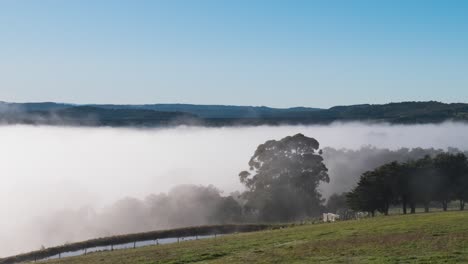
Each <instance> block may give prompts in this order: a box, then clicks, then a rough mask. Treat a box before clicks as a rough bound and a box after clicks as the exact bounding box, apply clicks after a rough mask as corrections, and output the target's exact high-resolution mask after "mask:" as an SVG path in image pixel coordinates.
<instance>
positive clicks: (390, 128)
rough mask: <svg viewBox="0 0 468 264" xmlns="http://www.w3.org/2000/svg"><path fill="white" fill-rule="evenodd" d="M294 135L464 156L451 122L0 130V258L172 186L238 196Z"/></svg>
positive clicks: (460, 127) (459, 131)
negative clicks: (251, 164)
mask: <svg viewBox="0 0 468 264" xmlns="http://www.w3.org/2000/svg"><path fill="white" fill-rule="evenodd" d="M297 133H303V134H304V135H306V136H308V137H314V138H315V139H317V140H318V141H319V142H320V144H321V148H324V147H333V148H337V149H340V148H346V149H359V148H361V147H362V146H366V145H372V146H376V147H379V148H389V149H398V148H401V147H407V148H415V147H422V148H442V149H446V148H448V147H457V148H459V149H461V150H467V149H468V125H467V124H462V123H450V122H448V123H443V124H440V125H407V126H405V125H386V124H365V123H335V124H332V125H327V126H277V127H270V126H260V127H223V128H205V127H174V128H164V129H122V128H119V129H117V128H76V127H46V126H2V127H0V168H1V170H0V178H1V182H0V211H1V212H2V215H3V217H1V218H0V256H6V255H11V254H16V253H20V252H25V251H29V250H35V249H39V247H40V246H41V245H44V246H53V245H56V244H60V243H61V244H63V243H65V242H74V241H76V240H81V239H86V238H93V237H94V236H96V235H101V234H102V233H100V231H99V230H98V228H97V227H96V228H91V227H89V226H87V225H84V224H83V220H84V219H82V217H83V215H85V216H89V218H90V219H93V218H92V217H93V215H94V214H99V213H100V212H108V211H109V210H110V209H109V208H111V207H112V206H113V204H114V203H115V202H116V201H118V200H121V199H123V198H125V197H133V198H137V199H141V200H144V199H145V198H146V197H147V196H148V195H150V194H158V193H161V192H165V193H167V192H168V191H169V190H170V189H171V188H173V187H175V186H177V185H180V184H196V185H209V184H212V185H214V186H216V187H217V188H219V189H221V190H223V191H224V194H226V195H228V194H229V193H230V192H233V191H238V190H239V191H242V190H243V187H242V185H241V184H240V183H239V179H238V176H237V175H238V173H239V172H240V171H241V170H244V169H247V168H248V166H247V162H248V160H249V159H250V157H251V156H252V154H253V152H254V151H255V149H256V147H257V146H258V145H259V144H261V143H263V142H265V141H266V140H270V139H281V138H283V137H285V136H288V135H294V134H297ZM330 159H333V157H331V158H328V159H326V160H325V163H326V164H327V166H329V169H330V171H329V174H330V178H331V181H330V184H329V186H324V187H323V189H324V193H325V195H329V194H331V193H330V192H331V190H332V189H333V188H334V187H333V184H338V183H335V182H334V181H333V168H334V167H336V166H337V162H339V161H333V160H330ZM341 166H353V164H341ZM340 187H342V186H340ZM349 187H351V186H349ZM337 189H340V190H344V189H346V188H337ZM65 212H68V213H65ZM73 212H79V213H76V215H73ZM51 216H53V219H52V218H51ZM135 217H138V216H135ZM109 221H111V220H109ZM51 222H53V223H54V225H55V226H57V225H61V224H63V225H64V226H66V227H67V228H68V227H69V226H73V228H71V229H70V228H68V232H64V231H63V230H67V229H58V230H61V231H60V233H59V234H57V231H56V230H48V228H50V226H51V225H50V224H51ZM103 224H104V225H112V223H111V222H109V223H103ZM112 232H114V233H118V232H119V230H112ZM77 233H79V234H81V236H77V235H76V234H77Z"/></svg>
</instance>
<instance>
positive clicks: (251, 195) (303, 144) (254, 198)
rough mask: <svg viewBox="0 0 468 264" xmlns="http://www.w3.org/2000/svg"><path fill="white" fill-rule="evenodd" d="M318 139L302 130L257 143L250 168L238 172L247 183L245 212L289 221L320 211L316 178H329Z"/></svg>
mask: <svg viewBox="0 0 468 264" xmlns="http://www.w3.org/2000/svg"><path fill="white" fill-rule="evenodd" d="M318 148H319V143H318V141H317V140H315V139H314V138H309V137H306V136H304V135H302V134H297V135H295V136H289V137H285V138H283V139H281V140H279V141H276V140H269V141H267V142H265V143H264V144H261V145H260V146H258V148H257V150H256V151H255V153H254V155H253V156H252V158H251V159H250V161H249V166H250V171H243V172H241V173H240V174H239V178H240V180H241V182H242V183H243V184H244V185H245V186H246V187H247V189H248V190H247V191H246V192H245V193H244V194H243V196H244V198H245V199H246V201H247V202H246V204H245V209H246V211H247V213H249V214H253V215H256V216H258V218H259V219H260V220H263V221H291V220H297V219H299V218H303V217H309V216H313V215H316V214H318V213H319V212H320V207H321V203H322V200H321V194H320V193H319V191H318V190H317V187H318V185H319V184H320V182H328V181H329V180H330V179H329V177H328V174H327V168H326V166H325V164H323V158H322V156H321V151H318Z"/></svg>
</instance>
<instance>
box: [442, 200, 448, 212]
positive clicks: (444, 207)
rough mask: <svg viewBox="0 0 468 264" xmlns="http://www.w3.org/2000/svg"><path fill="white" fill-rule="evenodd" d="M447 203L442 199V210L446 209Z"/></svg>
mask: <svg viewBox="0 0 468 264" xmlns="http://www.w3.org/2000/svg"><path fill="white" fill-rule="evenodd" d="M447 204H448V202H447V201H442V208H443V209H444V211H447Z"/></svg>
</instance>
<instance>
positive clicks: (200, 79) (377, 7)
mask: <svg viewBox="0 0 468 264" xmlns="http://www.w3.org/2000/svg"><path fill="white" fill-rule="evenodd" d="M467 14H468V1H457V0H452V1H442V0H440V1H429V0H424V1H417V0H413V1H409V0H402V1H397V0H392V1H390V0H388V1H350V0H342V1H333V0H327V1H312V0H310V1H294V0H291V1H283V0H278V1H275V0H268V1H261V0H259V1H255V0H245V1H243V0H233V1H222V0H212V1H204V0H186V1H178V0H167V1H157V0H152V1H144V0H128V1H118V0H114V1H106V0H99V1H97V0H89V1H78V0H74V1H73V0H67V1H63V0H55V1H51V0H40V1H39V0H30V1H24V0H0V100H3V101H17V102H24V101H60V102H71V103H129V104H130V103H131V104H135V103H195V104H236V105H268V106H275V107H289V106H310V107H329V106H333V105H343V104H346V105H347V104H357V103H386V102H391V101H409V100H418V101H419V100H438V101H444V102H468V15H467Z"/></svg>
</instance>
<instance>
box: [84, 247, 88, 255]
mask: <svg viewBox="0 0 468 264" xmlns="http://www.w3.org/2000/svg"><path fill="white" fill-rule="evenodd" d="M86 253H88V249H87V248H85V249H84V254H85V256H86Z"/></svg>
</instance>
